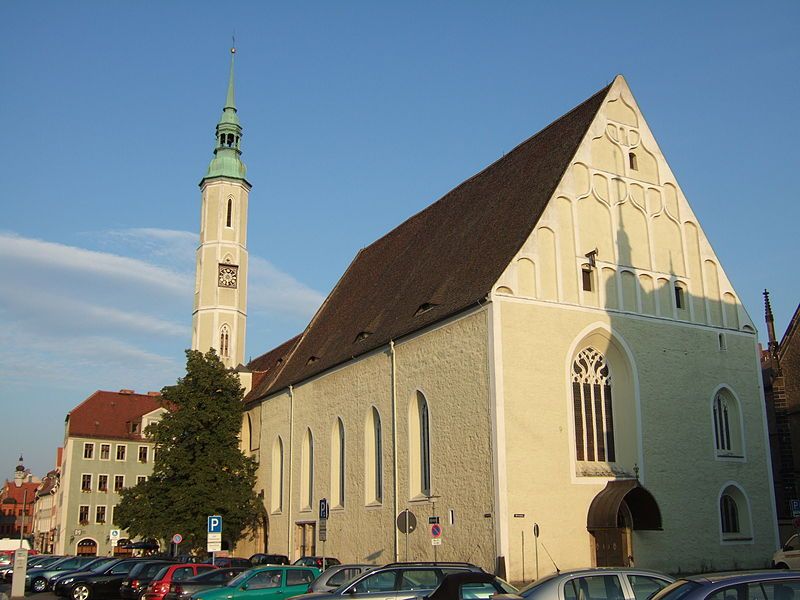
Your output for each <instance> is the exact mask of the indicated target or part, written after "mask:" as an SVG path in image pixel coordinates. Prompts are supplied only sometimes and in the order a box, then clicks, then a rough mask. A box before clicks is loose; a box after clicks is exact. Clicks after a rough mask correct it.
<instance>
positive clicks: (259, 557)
mask: <svg viewBox="0 0 800 600" xmlns="http://www.w3.org/2000/svg"><path fill="white" fill-rule="evenodd" d="M250 564H251V565H253V566H254V567H257V566H259V565H288V564H291V563H290V562H289V557H288V556H286V555H285V554H262V553H260V552H259V553H258V554H253V556H251V557H250Z"/></svg>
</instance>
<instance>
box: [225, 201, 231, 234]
mask: <svg viewBox="0 0 800 600" xmlns="http://www.w3.org/2000/svg"><path fill="white" fill-rule="evenodd" d="M231 223H233V200H232V199H231V198H228V212H227V215H226V216H225V226H226V227H231Z"/></svg>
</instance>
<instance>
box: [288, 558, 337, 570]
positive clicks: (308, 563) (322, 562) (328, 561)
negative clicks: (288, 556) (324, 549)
mask: <svg viewBox="0 0 800 600" xmlns="http://www.w3.org/2000/svg"><path fill="white" fill-rule="evenodd" d="M292 564H293V565H298V566H301V567H317V568H318V569H319V570H320V571H324V570H325V569H327V568H328V567H331V566H333V565H340V564H342V561H340V560H339V559H338V558H333V557H332V556H303V557H301V558H298V559H297V560H296V561H294V562H293V563H292Z"/></svg>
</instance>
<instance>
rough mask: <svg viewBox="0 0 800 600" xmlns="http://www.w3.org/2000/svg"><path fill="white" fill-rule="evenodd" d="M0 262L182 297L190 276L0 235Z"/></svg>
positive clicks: (116, 257) (107, 255)
mask: <svg viewBox="0 0 800 600" xmlns="http://www.w3.org/2000/svg"><path fill="white" fill-rule="evenodd" d="M0 259H2V260H4V261H15V262H16V263H18V264H27V265H31V266H38V267H44V268H48V269H53V270H58V271H62V272H63V271H67V272H78V273H84V274H90V275H93V276H99V277H103V278H106V279H108V280H109V281H111V282H114V281H126V282H129V283H133V284H137V285H142V286H147V287H148V288H151V289H152V288H156V289H159V290H164V291H169V292H172V293H174V294H185V293H186V290H187V289H189V290H191V285H192V279H191V277H190V276H188V275H186V274H182V273H177V272H174V271H170V270H167V269H164V268H163V267H158V266H155V265H153V264H150V263H148V262H145V261H143V260H138V259H136V258H130V257H127V256H119V255H117V254H112V253H108V252H96V251H94V250H86V249H84V248H78V247H76V246H67V245H65V244H59V243H56V242H47V241H43V240H38V239H34V238H25V237H21V236H18V235H15V234H13V233H0Z"/></svg>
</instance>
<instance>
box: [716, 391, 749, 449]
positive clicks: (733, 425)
mask: <svg viewBox="0 0 800 600" xmlns="http://www.w3.org/2000/svg"><path fill="white" fill-rule="evenodd" d="M712 406H713V408H712V419H713V421H714V449H715V451H716V454H717V456H718V457H721V458H725V459H729V458H733V459H740V460H741V459H743V458H744V444H743V441H742V423H741V415H740V413H739V404H738V402H737V400H736V397H735V396H734V395H733V393H732V392H731V391H730V390H729V389H727V388H721V389H720V390H719V391H717V393H716V394H714V400H713V404H712Z"/></svg>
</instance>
